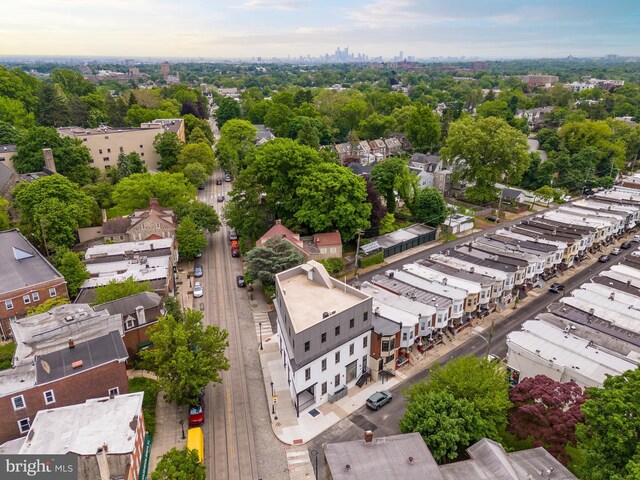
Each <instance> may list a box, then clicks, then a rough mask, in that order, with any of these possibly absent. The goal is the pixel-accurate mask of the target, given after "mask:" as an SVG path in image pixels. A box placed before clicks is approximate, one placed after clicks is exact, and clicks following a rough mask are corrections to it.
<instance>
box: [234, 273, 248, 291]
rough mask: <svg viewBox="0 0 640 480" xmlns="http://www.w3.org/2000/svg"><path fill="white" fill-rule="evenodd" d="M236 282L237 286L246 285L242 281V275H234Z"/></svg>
mask: <svg viewBox="0 0 640 480" xmlns="http://www.w3.org/2000/svg"><path fill="white" fill-rule="evenodd" d="M236 284H237V285H238V287H240V288H243V287H246V286H247V284H246V283H244V277H243V276H242V275H238V276H237V277H236Z"/></svg>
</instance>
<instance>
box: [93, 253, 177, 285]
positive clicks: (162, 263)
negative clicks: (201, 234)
mask: <svg viewBox="0 0 640 480" xmlns="http://www.w3.org/2000/svg"><path fill="white" fill-rule="evenodd" d="M170 263H171V257H170V256H168V255H167V256H164V257H149V258H148V259H147V261H146V263H139V262H133V261H129V260H124V261H119V262H105V263H92V264H87V265H86V267H87V270H88V271H89V273H90V274H91V275H92V277H91V278H89V279H87V280H85V282H84V283H83V284H82V288H95V287H100V286H102V285H107V284H108V283H109V282H111V281H116V282H124V281H125V280H127V279H128V278H133V279H134V280H135V281H136V282H145V281H153V280H159V279H164V278H167V276H168V275H169V265H170Z"/></svg>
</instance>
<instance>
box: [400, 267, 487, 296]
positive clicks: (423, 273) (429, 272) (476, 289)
mask: <svg viewBox="0 0 640 480" xmlns="http://www.w3.org/2000/svg"><path fill="white" fill-rule="evenodd" d="M402 269H403V270H404V271H405V272H409V273H410V274H412V275H416V276H418V277H421V278H424V279H425V280H429V281H430V282H439V283H440V284H443V285H451V286H452V287H454V288H458V289H462V290H464V291H465V292H467V294H472V295H477V294H479V293H480V292H481V291H482V287H481V286H480V284H478V283H476V282H473V281H469V280H465V279H463V278H460V277H456V276H454V275H447V274H444V273H442V272H439V271H438V270H435V269H432V268H429V267H427V266H425V265H420V264H418V263H409V264H405V265H403V266H402Z"/></svg>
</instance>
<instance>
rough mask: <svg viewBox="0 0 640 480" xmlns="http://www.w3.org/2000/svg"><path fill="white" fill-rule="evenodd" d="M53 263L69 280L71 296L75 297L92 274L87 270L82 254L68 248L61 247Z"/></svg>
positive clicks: (68, 289)
mask: <svg viewBox="0 0 640 480" xmlns="http://www.w3.org/2000/svg"><path fill="white" fill-rule="evenodd" d="M52 261H53V265H54V266H55V267H56V268H57V269H58V271H59V272H60V273H61V274H62V276H63V277H64V279H65V280H66V281H67V291H68V292H69V296H70V297H71V298H75V297H76V295H78V292H79V291H80V287H82V284H83V283H84V282H85V280H88V279H89V277H90V276H91V275H90V274H89V272H88V271H87V267H85V265H84V263H82V260H81V259H80V255H79V254H77V253H75V252H72V251H71V250H69V249H68V248H66V247H65V248H60V249H59V250H58V251H57V252H56V254H55V255H54V256H53V258H52Z"/></svg>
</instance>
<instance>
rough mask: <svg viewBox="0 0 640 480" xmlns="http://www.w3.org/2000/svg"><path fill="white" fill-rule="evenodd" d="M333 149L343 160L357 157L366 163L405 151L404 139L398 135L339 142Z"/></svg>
mask: <svg viewBox="0 0 640 480" xmlns="http://www.w3.org/2000/svg"><path fill="white" fill-rule="evenodd" d="M333 149H334V151H335V152H336V153H337V154H338V158H339V159H340V161H342V162H344V161H345V160H346V159H348V158H353V157H355V158H358V159H360V161H361V162H365V163H370V162H373V161H380V160H384V159H385V158H388V157H391V156H393V155H396V154H398V153H401V152H402V151H404V148H403V144H402V141H401V140H400V139H399V138H396V137H390V138H377V139H374V140H361V141H359V142H355V143H353V144H351V143H348V142H346V143H337V144H335V145H334V146H333Z"/></svg>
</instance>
